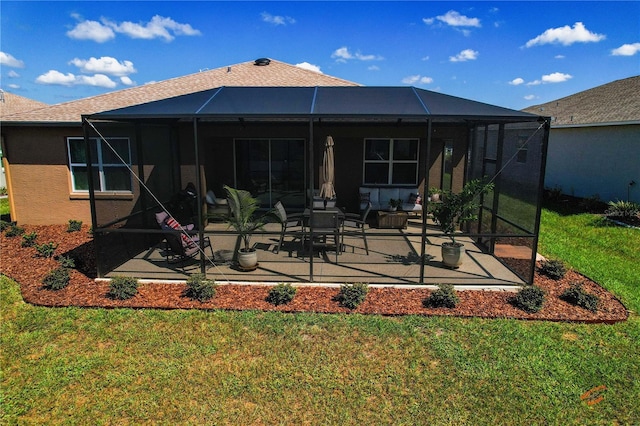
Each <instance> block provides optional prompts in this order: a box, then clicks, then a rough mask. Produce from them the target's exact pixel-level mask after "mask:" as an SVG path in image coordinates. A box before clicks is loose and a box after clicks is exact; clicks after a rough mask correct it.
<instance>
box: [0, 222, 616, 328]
mask: <svg viewBox="0 0 640 426" xmlns="http://www.w3.org/2000/svg"><path fill="white" fill-rule="evenodd" d="M24 228H25V230H26V232H27V233H29V232H36V233H37V235H38V237H37V241H36V242H38V243H40V244H42V243H45V242H49V241H53V242H55V243H58V248H57V250H56V253H55V254H56V255H59V254H65V253H71V254H72V257H74V258H75V259H77V260H76V263H77V268H78V269H80V270H82V271H84V273H83V272H80V271H79V270H78V269H74V270H72V271H71V272H72V273H71V281H70V283H69V285H68V286H67V287H66V288H64V289H62V290H58V291H53V290H47V289H44V288H43V286H42V279H43V277H44V276H45V275H46V274H47V273H48V272H49V271H51V270H53V269H55V268H56V267H58V265H59V264H58V262H57V261H56V260H54V259H44V258H40V257H37V256H36V250H35V248H33V247H29V248H22V247H21V242H22V238H21V237H13V238H8V237H6V236H5V235H4V234H2V236H1V237H0V250H1V254H2V257H1V258H0V272H1V273H3V274H5V275H7V276H9V277H11V278H13V279H14V280H16V281H17V282H19V283H20V289H21V292H22V297H23V298H24V300H25V301H26V302H28V303H31V304H34V305H42V306H56V307H60V306H82V307H104V308H115V307H131V308H160V309H189V308H197V309H230V310H263V311H283V312H321V313H339V312H344V313H346V312H357V313H361V314H381V315H407V314H417V315H450V316H461V317H483V318H519V319H537V320H550V321H579V322H606V323H614V322H618V321H624V320H626V319H627V317H628V312H627V310H626V308H625V307H624V306H623V305H622V303H620V301H619V300H618V299H616V298H615V297H614V296H613V295H612V294H611V293H609V292H608V291H606V290H605V289H603V288H602V287H600V286H599V285H598V284H597V283H595V282H593V281H591V280H590V279H588V278H586V277H584V276H582V275H580V274H578V273H577V272H575V271H569V272H568V273H567V275H566V277H565V278H564V279H563V280H561V281H554V280H552V279H549V278H547V277H545V276H540V275H538V274H536V278H535V284H536V285H537V286H539V287H541V288H542V289H544V290H545V291H546V292H547V297H546V302H545V304H544V307H543V308H542V310H541V311H540V312H538V313H535V314H529V313H526V312H524V311H522V310H520V309H518V308H516V307H514V306H513V305H512V304H511V303H510V299H511V298H513V296H514V293H511V292H498V291H471V290H468V291H459V292H458V296H459V298H460V303H459V305H458V306H457V307H456V308H454V309H447V308H435V309H434V308H425V307H423V305H422V301H423V300H424V299H425V298H426V297H428V295H429V293H430V290H428V289H403V288H370V290H369V294H368V295H367V298H366V300H365V301H364V303H362V304H361V305H360V306H359V307H358V308H357V309H355V310H353V311H351V310H349V309H347V308H343V307H341V306H340V305H339V303H338V302H336V301H335V300H334V299H335V296H336V295H337V294H338V292H339V289H338V288H327V287H300V288H299V289H298V292H297V294H296V296H295V298H294V299H293V301H292V302H291V303H289V304H287V305H281V306H274V305H271V304H269V303H268V302H266V301H265V298H266V296H267V293H268V290H269V288H270V286H266V285H219V286H218V287H217V292H216V296H215V297H214V298H213V299H212V300H210V301H208V302H205V303H201V302H198V301H194V300H191V299H190V298H188V297H186V296H185V294H184V293H185V289H186V285H184V284H157V283H153V284H146V283H145V284H140V285H139V286H138V294H137V295H136V296H135V297H133V298H131V299H129V300H113V299H111V298H109V297H107V292H108V290H109V284H108V283H105V282H96V281H94V280H93V279H92V278H89V277H90V276H94V273H95V272H94V271H95V261H94V259H93V242H92V239H91V237H90V236H89V234H88V228H87V227H86V226H84V227H83V229H82V231H80V232H73V233H68V232H66V229H67V226H66V225H52V226H25V227H24ZM576 281H581V282H583V283H584V288H585V290H587V291H588V292H591V293H594V294H596V295H597V296H598V297H599V298H600V304H599V306H598V311H597V312H595V313H593V312H590V311H588V310H586V309H583V308H580V307H577V306H573V305H571V304H569V303H567V302H565V301H563V300H561V299H559V295H560V294H561V293H562V292H563V291H564V290H565V289H566V288H567V287H568V286H569V285H570V284H571V283H573V282H576Z"/></svg>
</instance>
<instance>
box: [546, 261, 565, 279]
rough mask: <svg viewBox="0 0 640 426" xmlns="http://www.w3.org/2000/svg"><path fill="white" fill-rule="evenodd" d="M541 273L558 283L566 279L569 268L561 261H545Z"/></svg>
mask: <svg viewBox="0 0 640 426" xmlns="http://www.w3.org/2000/svg"><path fill="white" fill-rule="evenodd" d="M540 273H541V274H544V275H546V276H548V277H549V278H551V279H554V280H556V281H557V280H560V279H562V278H564V276H565V274H566V273H567V268H565V266H564V263H562V261H561V260H544V261H542V263H541V264H540Z"/></svg>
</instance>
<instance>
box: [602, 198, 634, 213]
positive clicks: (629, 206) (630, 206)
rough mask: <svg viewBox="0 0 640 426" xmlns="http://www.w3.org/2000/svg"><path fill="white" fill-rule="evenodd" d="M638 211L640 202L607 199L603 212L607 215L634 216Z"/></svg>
mask: <svg viewBox="0 0 640 426" xmlns="http://www.w3.org/2000/svg"><path fill="white" fill-rule="evenodd" d="M638 213H640V204H638V203H634V202H633V201H609V208H608V209H607V211H606V212H605V214H606V215H607V216H608V217H634V216H637V215H638Z"/></svg>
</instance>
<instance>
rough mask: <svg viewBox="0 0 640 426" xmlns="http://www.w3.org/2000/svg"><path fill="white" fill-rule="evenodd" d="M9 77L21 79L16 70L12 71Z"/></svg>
mask: <svg viewBox="0 0 640 426" xmlns="http://www.w3.org/2000/svg"><path fill="white" fill-rule="evenodd" d="M7 77H9V78H18V77H20V74H18V73H17V72H15V71H14V70H10V71H9V72H8V73H7Z"/></svg>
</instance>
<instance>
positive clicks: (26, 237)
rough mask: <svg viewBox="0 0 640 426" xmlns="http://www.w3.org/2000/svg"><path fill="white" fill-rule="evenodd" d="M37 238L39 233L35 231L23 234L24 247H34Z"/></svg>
mask: <svg viewBox="0 0 640 426" xmlns="http://www.w3.org/2000/svg"><path fill="white" fill-rule="evenodd" d="M36 238H38V234H36V233H35V232H29V233H28V234H22V244H21V245H22V247H33V245H34V244H35V243H36Z"/></svg>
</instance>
